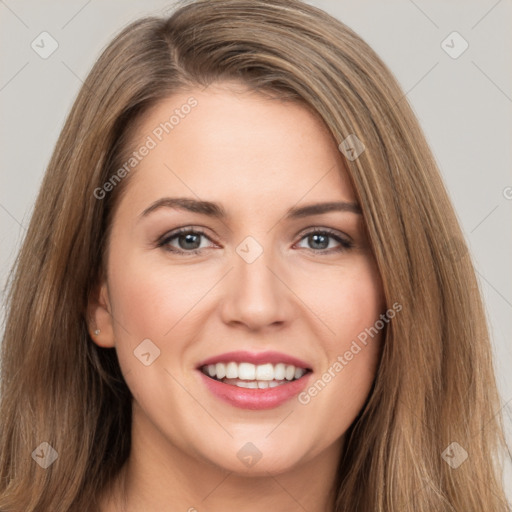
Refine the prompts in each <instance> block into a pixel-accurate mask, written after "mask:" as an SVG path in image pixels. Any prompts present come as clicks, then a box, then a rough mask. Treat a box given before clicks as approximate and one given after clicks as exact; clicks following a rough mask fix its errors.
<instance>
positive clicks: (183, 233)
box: [158, 228, 210, 254]
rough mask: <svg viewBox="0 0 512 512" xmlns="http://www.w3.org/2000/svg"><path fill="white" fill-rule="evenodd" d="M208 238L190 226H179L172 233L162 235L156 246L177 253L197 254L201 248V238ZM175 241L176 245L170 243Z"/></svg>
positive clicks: (202, 247)
mask: <svg viewBox="0 0 512 512" xmlns="http://www.w3.org/2000/svg"><path fill="white" fill-rule="evenodd" d="M202 237H204V238H208V240H210V238H209V237H208V236H207V235H206V234H205V233H204V232H203V231H201V230H198V229H191V228H180V229H178V230H176V231H174V232H172V233H168V234H167V235H164V237H163V238H162V239H161V240H160V241H159V242H158V247H163V248H164V249H165V250H167V251H170V252H174V253H178V254H198V253H200V252H201V251H202V250H203V249H204V246H201V238H202ZM174 241H176V243H177V245H178V247H176V246H175V245H172V244H171V242H174Z"/></svg>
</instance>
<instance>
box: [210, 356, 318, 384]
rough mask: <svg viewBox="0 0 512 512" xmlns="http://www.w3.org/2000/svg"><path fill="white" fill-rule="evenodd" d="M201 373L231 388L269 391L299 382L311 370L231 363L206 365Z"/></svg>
mask: <svg viewBox="0 0 512 512" xmlns="http://www.w3.org/2000/svg"><path fill="white" fill-rule="evenodd" d="M201 371H202V372H203V373H204V374H205V375H207V376H208V377H210V378H212V379H215V380H217V381H220V382H222V383H224V384H228V385H231V386H238V387H240V388H246V389H267V388H274V387H277V386H282V385H284V384H287V383H288V382H291V381H295V380H298V379H300V378H301V377H302V376H303V375H305V374H306V373H307V372H308V371H310V370H308V369H307V368H301V367H298V366H295V365H293V364H285V363H277V364H272V363H266V364H259V365H255V364H252V363H248V362H241V363H237V362H235V361H231V362H229V363H227V364H225V363H216V364H209V365H205V366H202V367H201Z"/></svg>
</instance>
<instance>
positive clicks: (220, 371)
mask: <svg viewBox="0 0 512 512" xmlns="http://www.w3.org/2000/svg"><path fill="white" fill-rule="evenodd" d="M215 372H216V374H217V379H223V378H224V377H225V376H226V365H225V364H224V363H217V364H216V365H215Z"/></svg>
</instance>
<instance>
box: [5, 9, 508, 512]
mask: <svg viewBox="0 0 512 512" xmlns="http://www.w3.org/2000/svg"><path fill="white" fill-rule="evenodd" d="M222 80H238V81H241V82H243V83H244V84H245V85H247V86H248V87H250V88H253V89H255V90H258V91H261V92H265V93H269V94H271V95H273V96H275V97H277V98H286V99H291V100H294V101H300V102H302V103H303V104H304V105H307V106H308V107H309V108H311V109H312V110H314V111H315V112H317V113H318V114H319V115H320V116H321V117H322V119H323V120H324V122H325V124H326V126H327V127H328V128H329V130H330V132H331V134H332V137H333V139H335V141H336V142H337V143H338V144H339V143H341V142H342V141H343V140H345V138H346V137H348V136H349V135H352V134H354V135H356V136H357V137H358V138H359V139H360V140H361V141H362V142H363V144H364V146H365V151H364V152H363V153H362V154H361V155H360V156H359V157H358V158H356V159H350V158H346V167H347V169H348V172H349V175H350V179H351V181H352V183H353V186H354V189H355V191H356V194H357V197H358V200H359V202H360V205H361V208H362V211H363V215H364V219H365V222H366V226H367V229H368V234H369V238H370V242H371V246H372V248H373V252H374V255H375V258H376V261H377V265H378V268H379V270H380V274H381V277H382V282H383V286H384V293H385V297H386V300H387V302H388V304H393V303H394V302H399V303H400V304H401V305H402V307H403V309H402V311H401V312H400V314H399V315H397V316H396V317H395V318H394V319H393V321H392V322H391V323H390V325H389V328H388V329H387V332H386V337H385V339H384V344H383V351H382V356H381V361H380V365H379V368H378V372H377V375H376V378H375V382H374V387H373V389H372V392H371V394H370V396H369V397H368V400H367V403H366V405H365V407H364V409H363V410H362V411H361V413H360V414H359V416H358V418H357V419H356V421H354V423H353V425H352V426H351V427H350V429H349V431H348V432H347V443H346V446H345V450H344V453H343V457H342V458H341V460H340V463H339V471H338V474H337V480H336V486H337V489H336V496H337V499H336V506H335V511H336V512H341V511H343V512H360V511H379V512H392V511H393V512H394V511H398V510H400V511H403V512H406V511H415V512H432V511H433V510H436V511H462V510H464V511H468V512H469V511H482V510H485V511H487V512H504V511H507V510H510V508H509V506H508V505H507V502H506V497H505V495H504V491H503V484H502V481H501V479H502V476H501V475H502V470H501V464H500V454H502V453H504V452H503V451H502V448H503V447H505V440H504V436H503V427H502V424H501V419H500V415H499V414H497V412H498V410H499V397H498V394H497V389H496V384H495V377H494V373H493V366H492V360H491V351H490V342H489V335H488V329H487V326H486V319H485V315H484V309H483V307H482V301H481V296H480V292H479V289H478V285H477V281H476V279H475V272H474V269H473V266H472V263H471V259H470V255H469V253H468V252H467V249H466V245H465V242H464V237H463V234H462V232H461V229H460V227H459V225H458V222H457V219H456V216H455V214H454V211H453V208H452V206H451V204H450V201H449V199H448V196H447V193H446V191H445V188H444V185H443V183H442V180H441V178H440V174H439V171H438V168H437V165H436V163H435V160H434V158H433V155H432V154H431V151H430V149H429V147H428V145H427V143H426V141H425V138H424V135H423V133H422V131H421V128H420V127H419V125H418V122H417V120H416V119H415V116H414V114H413V112H412V110H411V108H410V106H409V104H408V102H407V99H406V98H405V97H404V94H403V92H402V91H401V89H400V87H399V85H398V84H397V81H396V79H395V78H394V77H393V75H392V73H391V72H390V71H389V70H388V68H387V67H386V66H385V65H384V64H383V62H382V61H381V60H380V59H379V57H378V56H377V55H376V54H375V52H374V51H373V50H372V49H371V48H370V47H369V46H368V45H367V44H366V43H365V42H364V41H363V40H362V39H361V38H360V37H359V36H358V35H357V34H355V33H354V32H353V31H352V30H351V29H349V28H348V27H347V26H345V25H344V24H343V23H341V22H340V21H338V20H336V19H334V18H332V17H330V16H329V15H328V14H326V13H325V12H323V11H321V10H319V9H317V8H314V7H312V6H310V5H308V4H305V3H302V2H299V1H298V0H265V1H264V0H216V1H214V2H213V1H211V0H198V1H194V2H187V3H185V4H183V5H180V6H179V8H178V9H177V10H176V11H175V12H174V13H173V14H172V15H171V16H170V17H165V18H157V17H147V18H144V19H140V20H138V21H136V22H134V23H132V24H130V25H129V26H128V27H126V28H125V29H124V30H122V31H121V32H120V33H119V34H118V35H117V36H116V37H115V38H114V40H113V41H112V42H111V43H110V44H109V46H108V47H107V48H106V49H105V50H104V52H103V53H102V55H101V56H100V58H99V59H98V61H97V62H96V64H95V65H94V67H93V69H92V70H91V72H90V73H89V75H88V77H87V79H86V80H85V83H84V85H83V87H82V88H81V90H80V92H79V94H78V97H77V99H76V101H75V103H74V105H73V108H72V110H71V112H70V114H69V116H68V119H67V121H66V124H65V126H64V128H63V130H62V133H61V135H60V137H59V139H58V142H57V145H56V147H55V150H54V153H53V155H52V158H51V161H50V163H49V166H48V168H47V171H46V174H45V177H44V181H43V183H42V186H41V190H40V193H39V196H38V199H37V202H36V205H35V210H34V213H33V216H32V220H31V222H30V226H29V228H28V231H27V234H26V237H25V240H24V243H23V246H22V249H21V251H20V253H19V256H18V258H17V261H16V264H15V268H14V269H13V273H12V279H11V282H10V287H9V295H8V303H7V304H8V314H7V317H6V326H5V336H4V339H3V343H2V353H1V358H2V359H1V379H2V381H1V390H0V392H1V397H0V399H1V402H0V509H1V510H9V511H23V512H31V511H50V510H51V511H54V510H58V511H59V512H60V511H62V512H66V511H70V512H71V511H83V510H88V509H89V507H92V508H93V509H94V506H95V504H96V499H97V496H98V493H99V491H100V490H101V489H102V488H103V486H104V485H108V484H109V482H111V481H113V479H114V478H115V476H116V475H117V474H118V472H119V470H120V468H121V466H122V465H123V463H124V462H125V461H126V459H127V457H128V456H129V451H130V443H131V439H130V425H131V400H132V396H131V393H130V391H129V389H128V387H127V385H126V383H125V381H124V379H123V376H122V374H121V370H120V367H119V364H118V361H117V358H116V355H115V351H114V349H104V348H100V347H98V346H97V345H95V344H94V343H93V342H92V340H91V338H90V336H89V334H88V323H87V322H88V318H87V314H86V311H87V304H88V300H89V297H90V296H91V294H92V292H93V290H94V287H95V285H96V284H97V283H98V280H99V278H100V276H101V275H102V272H103V271H104V268H105V267H104V263H105V249H106V246H107V245H106V244H107V241H108V234H109V229H108V228H109V226H110V225H111V221H112V216H113V214H114V212H115V205H116V204H118V202H119V196H120V194H121V193H122V191H123V189H124V187H125V186H126V183H127V182H128V181H129V179H130V176H128V177H126V178H125V179H124V180H123V181H122V182H121V183H120V184H119V185H118V186H116V187H115V189H114V190H113V191H112V192H111V193H109V194H106V195H105V197H103V198H101V199H98V198H97V194H95V193H94V192H95V190H97V189H98V188H101V187H102V186H103V184H104V183H106V182H107V181H108V180H109V179H110V178H111V176H112V175H113V174H114V173H115V172H116V171H117V170H118V169H119V166H120V165H122V162H123V155H125V154H126V153H127V152H129V150H130V147H129V146H130V145H129V141H130V136H131V134H132V132H133V130H134V127H135V126H137V121H138V120H140V119H141V117H140V116H141V115H142V114H143V113H144V112H147V111H148V109H149V108H150V107H152V106H154V105H155V104H157V103H158V102H159V101H160V100H162V99H163V98H166V97H168V96H170V95H172V94H173V93H175V92H177V91H184V90H189V89H192V88H193V87H206V86H208V85H209V84H211V83H213V82H216V81H222ZM41 443H48V444H41ZM452 443H457V445H455V444H452ZM48 445H49V446H48ZM50 447H51V449H50ZM52 449H53V450H55V453H54V452H52V451H51V450H52ZM461 449H462V450H464V451H461ZM447 450H448V451H447ZM464 453H467V456H468V458H467V460H465V461H464V462H462V463H461V464H460V465H458V467H454V465H453V464H449V462H450V458H452V459H453V457H454V456H455V455H457V458H458V459H459V461H460V460H462V458H464V457H463V456H462V455H461V454H464ZM55 454H57V455H58V458H57V460H56V461H55V462H54V463H53V464H51V465H50V466H49V467H47V468H46V469H44V468H42V467H40V465H39V464H36V459H37V457H38V456H39V457H43V455H44V457H48V456H50V455H55Z"/></svg>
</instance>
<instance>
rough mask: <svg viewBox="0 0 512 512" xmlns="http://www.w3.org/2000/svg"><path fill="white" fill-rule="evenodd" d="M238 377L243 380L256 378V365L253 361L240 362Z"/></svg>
mask: <svg viewBox="0 0 512 512" xmlns="http://www.w3.org/2000/svg"><path fill="white" fill-rule="evenodd" d="M234 364H236V363H234ZM237 377H238V378H239V379H243V380H254V379H255V378H256V366H254V365H253V364H252V363H240V364H239V365H238V375H237Z"/></svg>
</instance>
